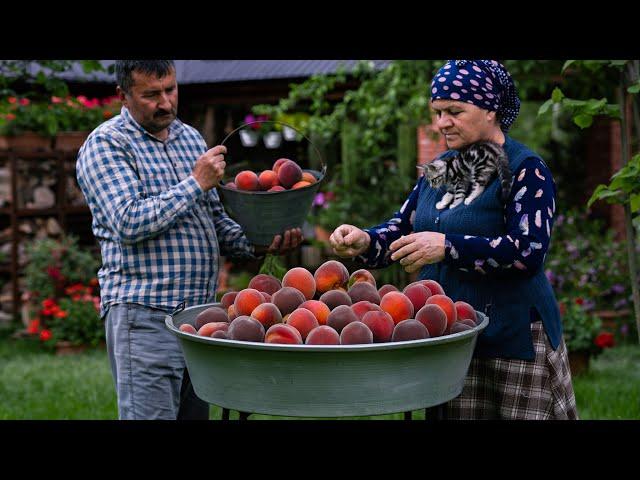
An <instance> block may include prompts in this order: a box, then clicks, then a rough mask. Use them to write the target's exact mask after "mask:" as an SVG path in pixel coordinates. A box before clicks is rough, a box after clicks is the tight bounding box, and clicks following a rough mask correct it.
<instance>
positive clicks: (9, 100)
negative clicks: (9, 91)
mask: <svg viewBox="0 0 640 480" xmlns="http://www.w3.org/2000/svg"><path fill="white" fill-rule="evenodd" d="M7 101H8V102H9V103H16V102H17V101H18V99H17V98H16V97H9V98H8V99H7Z"/></svg>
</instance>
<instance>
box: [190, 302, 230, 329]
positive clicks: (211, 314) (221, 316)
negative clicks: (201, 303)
mask: <svg viewBox="0 0 640 480" xmlns="http://www.w3.org/2000/svg"><path fill="white" fill-rule="evenodd" d="M210 322H227V323H228V322H229V315H227V312H225V311H224V309H222V308H221V307H209V308H207V309H206V310H203V311H201V312H200V313H199V314H198V316H197V317H196V320H195V322H194V326H195V328H196V329H197V330H199V329H200V327H202V326H203V325H204V324H205V323H210Z"/></svg>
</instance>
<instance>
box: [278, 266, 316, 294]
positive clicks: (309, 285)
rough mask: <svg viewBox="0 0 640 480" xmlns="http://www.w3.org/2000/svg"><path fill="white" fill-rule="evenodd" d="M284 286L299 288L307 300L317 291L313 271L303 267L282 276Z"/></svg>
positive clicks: (293, 269)
mask: <svg viewBox="0 0 640 480" xmlns="http://www.w3.org/2000/svg"><path fill="white" fill-rule="evenodd" d="M282 286H283V287H293V288H297V289H298V290H300V291H301V292H302V294H303V295H304V298H306V299H307V300H311V299H312V298H313V296H314V295H315V293H316V281H315V279H314V278H313V275H312V274H311V272H310V271H309V270H307V269H306V268H303V267H295V268H292V269H291V270H289V271H287V273H285V274H284V277H282Z"/></svg>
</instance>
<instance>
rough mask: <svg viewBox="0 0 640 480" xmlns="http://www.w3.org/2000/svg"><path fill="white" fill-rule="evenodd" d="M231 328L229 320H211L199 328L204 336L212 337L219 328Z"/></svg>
mask: <svg viewBox="0 0 640 480" xmlns="http://www.w3.org/2000/svg"><path fill="white" fill-rule="evenodd" d="M228 329H229V324H228V323H227V322H210V323H205V324H204V325H203V326H202V327H200V329H199V330H198V335H200V336H202V337H210V336H211V334H212V333H213V332H217V331H218V330H222V331H224V332H226V331H227V330H228Z"/></svg>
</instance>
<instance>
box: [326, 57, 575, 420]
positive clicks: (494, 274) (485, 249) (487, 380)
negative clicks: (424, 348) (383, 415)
mask: <svg viewBox="0 0 640 480" xmlns="http://www.w3.org/2000/svg"><path fill="white" fill-rule="evenodd" d="M431 108H432V110H433V111H434V112H435V116H436V126H437V127H438V129H439V130H440V132H441V133H442V134H443V135H444V137H445V139H446V143H447V147H448V148H449V150H448V151H447V152H445V153H444V154H443V155H442V156H441V157H440V158H444V157H446V156H448V155H451V154H453V153H455V152H454V151H455V150H459V149H461V148H463V147H466V146H468V145H471V144H473V143H476V142H479V141H492V142H495V143H498V144H500V145H502V147H503V148H504V150H505V152H506V154H507V156H508V159H509V168H510V169H511V172H512V174H513V186H512V188H511V193H510V196H509V198H508V200H507V201H506V204H505V203H503V201H502V200H501V197H500V182H499V181H493V182H491V183H490V184H489V185H487V188H486V189H485V191H484V192H483V193H482V194H481V195H480V196H479V197H478V198H476V199H475V200H474V201H473V202H471V203H470V204H469V205H465V204H464V203H462V204H460V205H459V206H457V207H455V208H445V209H438V208H436V203H438V202H439V201H440V200H441V199H442V197H443V195H444V194H445V189H444V188H439V189H435V188H431V187H430V186H429V184H428V182H426V181H425V179H424V177H421V178H420V180H419V181H418V183H417V185H416V186H415V187H414V189H413V191H412V192H411V194H410V195H409V198H408V199H407V201H406V202H405V203H404V205H403V206H402V208H400V210H399V211H398V212H396V213H395V214H394V216H393V218H392V219H390V220H389V221H387V222H385V223H383V224H381V225H378V226H376V227H372V228H368V229H364V230H363V229H360V228H357V227H355V226H353V225H340V226H339V227H338V228H337V229H336V230H335V231H334V232H333V233H332V235H331V237H330V242H331V245H332V247H333V248H334V250H335V252H336V254H338V255H339V256H342V257H357V259H358V260H359V261H361V262H363V263H364V264H365V265H366V266H367V267H369V268H381V267H384V266H387V265H389V264H390V263H391V262H393V261H399V262H400V264H401V265H402V266H403V267H404V269H405V270H406V271H407V272H416V271H418V270H420V274H419V276H420V279H427V278H429V279H433V280H436V281H438V282H439V283H440V284H441V285H442V287H443V288H444V290H445V292H446V294H447V295H448V296H450V297H451V298H452V299H453V300H454V301H456V300H463V301H466V302H468V303H470V304H471V305H473V306H474V308H475V309H476V310H479V311H484V312H487V313H488V314H489V317H490V322H489V325H488V326H487V328H486V329H485V330H484V331H483V332H482V333H481V334H480V336H479V337H478V342H477V345H476V350H475V352H474V358H473V360H472V363H471V366H470V369H469V373H468V375H467V378H466V381H465V385H464V388H463V391H462V393H461V395H460V396H458V397H456V398H455V399H453V400H452V401H450V402H448V403H447V404H445V405H444V406H443V409H442V414H443V416H444V418H450V419H577V418H578V415H577V411H576V405H575V396H574V393H573V387H572V384H571V373H570V371H569V363H568V357H567V350H566V347H565V344H564V341H563V339H562V326H561V320H560V313H559V311H558V307H557V302H556V299H555V296H554V294H553V291H552V289H551V286H550V285H549V282H548V281H547V278H546V276H545V273H544V269H543V263H544V258H545V254H546V251H547V248H548V246H549V241H550V236H551V228H552V226H553V221H554V218H555V216H556V205H555V193H556V187H555V183H554V181H553V178H552V175H551V172H550V171H549V169H548V167H547V166H546V165H545V163H544V162H543V161H542V159H541V158H540V157H539V156H538V155H537V154H536V153H534V152H532V151H531V150H529V149H528V148H527V147H526V146H524V145H523V144H521V143H519V142H517V141H515V140H513V139H512V138H510V137H509V136H507V135H506V133H507V131H508V130H509V127H510V126H511V125H512V123H513V122H514V120H515V119H516V117H517V115H518V112H519V108H520V100H519V98H518V95H517V92H516V88H515V85H514V83H513V80H512V79H511V76H510V75H509V73H508V72H507V71H506V69H505V68H504V66H502V65H501V64H499V63H498V62H496V61H490V60H458V61H449V62H447V63H446V64H445V65H443V66H442V68H440V70H439V71H438V73H437V74H436V76H435V77H434V79H433V82H432V84H431Z"/></svg>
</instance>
